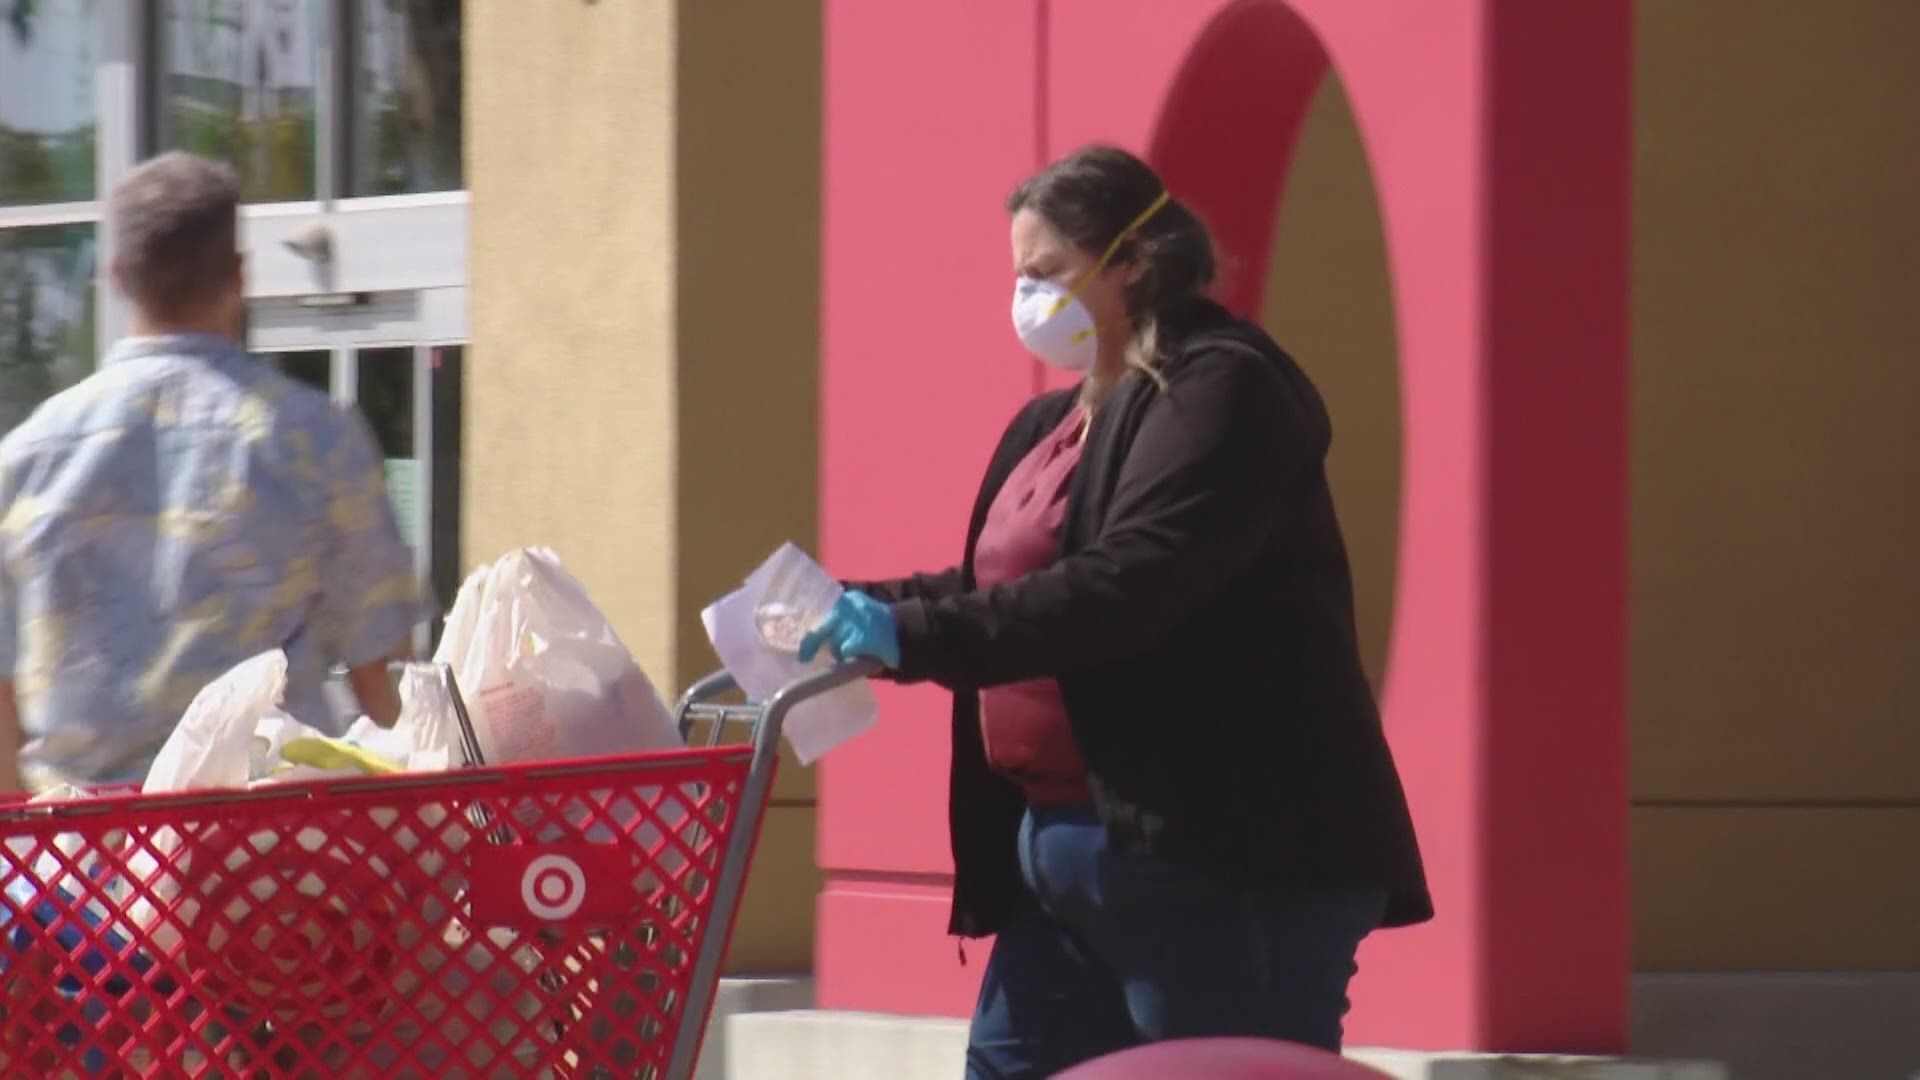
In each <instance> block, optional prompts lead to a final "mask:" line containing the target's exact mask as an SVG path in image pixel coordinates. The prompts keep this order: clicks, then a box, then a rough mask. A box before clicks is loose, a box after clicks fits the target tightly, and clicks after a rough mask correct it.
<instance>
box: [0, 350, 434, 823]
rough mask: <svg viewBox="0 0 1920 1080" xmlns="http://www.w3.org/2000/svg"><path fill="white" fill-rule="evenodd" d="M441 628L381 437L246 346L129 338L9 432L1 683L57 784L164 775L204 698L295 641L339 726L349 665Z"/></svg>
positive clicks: (295, 701) (39, 772)
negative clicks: (163, 764) (385, 471)
mask: <svg viewBox="0 0 1920 1080" xmlns="http://www.w3.org/2000/svg"><path fill="white" fill-rule="evenodd" d="M420 614H421V607H420V602H419V592H418V590H417V587H416V585H415V581H414V576H413V558H412V555H411V553H410V552H409V551H408V549H407V546H406V544H405V543H404V542H403V541H402V540H401V538H400V533H399V530H398V529H397V528H396V527H395V525H394V518H393V510H392V507H391V506H390V505H389V504H388V502H387V498H386V486H385V481H384V479H383V476H382V469H381V458H380V454H379V451H378V450H377V449H376V447H375V445H374V442H373V439H372V436H371V434H370V433H369V432H368V430H367V428H366V424H365V423H364V421H362V420H361V419H360V418H359V416H358V415H357V414H356V413H352V412H349V411H348V410H346V409H343V408H341V407H339V406H336V405H334V404H332V403H331V402H329V401H328V400H327V398H326V397H325V395H323V394H321V393H319V392H318V391H315V390H314V389H312V388H310V387H307V386H303V385H301V384H299V383H296V382H294V381H293V380H291V379H289V378H287V377H286V376H284V375H281V374H280V373H279V372H277V371H274V370H273V369H272V368H270V367H268V366H267V365H265V364H262V363H260V362H258V361H256V360H254V359H253V358H252V357H250V356H248V355H247V354H246V353H245V352H243V351H242V350H241V349H240V347H239V346H237V345H235V344H234V343H232V342H230V341H227V340H224V339H221V338H214V337H200V336H181V337H167V338H136V339H130V340H127V341H123V342H121V343H119V344H118V345H116V346H114V348H113V349H112V350H111V351H110V352H109V353H108V355H107V357H106V358H105V360H103V361H102V364H101V369H100V371H99V372H98V373H96V374H95V375H93V376H92V377H90V378H88V379H87V380H85V381H84V382H82V383H80V384H79V385H78V386H75V387H73V388H72V389H70V390H67V391H65V392H64V393H61V394H59V395H57V396H55V397H54V398H52V399H50V400H49V401H47V403H46V404H44V405H42V406H41V407H40V408H39V410H38V411H36V412H35V413H34V414H33V416H32V417H30V418H29V419H27V420H26V421H25V422H23V423H22V424H21V425H20V426H19V427H17V428H15V429H14V430H13V431H12V432H11V433H9V434H8V435H7V437H6V438H5V439H4V440H0V677H4V675H5V673H8V672H11V673H12V675H13V679H14V687H15V694H16V696H17V698H18V701H19V706H20V719H21V727H22V729H23V733H24V736H25V743H24V745H23V746H22V748H21V755H20V762H21V771H22V773H23V774H24V778H25V780H26V782H27V785H28V786H29V787H30V788H33V789H34V790H43V789H45V788H46V787H48V786H51V785H53V784H56V783H61V782H71V783H78V784H82V785H93V784H102V783H115V782H122V781H136V780H139V779H141V778H143V777H144V776H145V775H146V770H147V767H148V765H149V764H150V763H151V762H152V760H153V756H154V754H155V753H156V752H157V751H158V750H159V748H160V745H161V743H163V742H165V741H166V738H167V735H168V734H169V733H170V732H171V731H172V730H173V726H174V723H175V722H176V721H178V720H179V719H180V714H181V713H182V712H183V711H185V709H186V707H187V705H188V703H189V702H191V701H192V700H193V696H194V695H195V694H196V693H198V692H199V691H200V688H201V687H203V686H205V685H206V684H207V683H209V682H211V681H213V680H214V679H216V678H218V677H219V676H220V675H221V674H223V673H224V672H225V671H226V670H227V669H228V668H230V667H232V666H233V665H235V664H237V663H239V662H240V661H242V660H245V659H247V658H248V657H250V656H253V655H255V654H257V653H261V652H264V651H266V650H268V649H272V648H275V647H284V648H285V649H286V651H287V660H288V670H287V675H288V684H287V698H286V709H287V711H288V712H290V713H292V714H293V715H294V716H295V717H297V718H299V719H301V720H303V721H305V722H307V723H309V724H312V725H314V726H315V727H319V728H321V729H323V730H332V729H333V728H335V727H336V726H337V725H336V724H335V723H334V722H333V720H332V717H331V715H330V710H329V709H328V708H327V705H326V702H325V699H324V698H323V697H322V693H321V687H322V684H323V682H324V681H325V679H326V675H327V671H328V669H329V667H331V665H332V664H334V663H336V662H339V663H345V664H347V665H349V666H354V665H359V664H365V663H371V662H373V661H376V660H379V659H380V658H382V657H383V656H385V655H386V654H387V653H388V652H390V651H391V650H393V649H394V648H395V647H396V646H398V645H400V644H401V643H402V642H403V641H404V640H405V639H406V636H407V634H408V632H409V631H410V630H411V628H412V627H413V625H414V622H415V620H416V619H417V617H418V616H419V615H420Z"/></svg>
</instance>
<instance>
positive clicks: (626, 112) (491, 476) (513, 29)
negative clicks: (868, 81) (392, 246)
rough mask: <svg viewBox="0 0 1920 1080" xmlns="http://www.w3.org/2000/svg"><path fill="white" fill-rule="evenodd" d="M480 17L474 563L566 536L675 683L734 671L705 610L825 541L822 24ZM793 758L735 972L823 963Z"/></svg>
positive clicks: (658, 2)
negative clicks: (776, 553)
mask: <svg viewBox="0 0 1920 1080" xmlns="http://www.w3.org/2000/svg"><path fill="white" fill-rule="evenodd" d="M466 20H467V26H466V35H467V37H466V41H467V44H466V48H467V58H466V59H467V63H466V71H467V95H468V101H467V117H468V120H467V148H468V149H467V153H468V175H469V188H470V192H471V196H472V218H471V220H472V226H471V227H472V238H471V245H472V246H471V251H472V265H471V281H472V286H471V294H470V295H471V310H472V314H471V325H472V336H473V350H472V360H471V363H470V366H469V375H468V382H467V400H466V402H465V407H466V461H467V467H466V472H465V475H464V477H463V482H464V485H465V487H464V500H465V520H464V522H463V527H464V529H465V535H464V547H465V551H466V552H467V557H468V558H469V560H471V561H478V560H481V559H486V558H491V557H493V556H495V555H498V554H499V553H500V552H502V551H504V550H507V549H509V548H511V547H513V546H517V545H522V544H531V543H544V544H548V545H551V546H552V547H554V548H555V549H556V550H557V551H559V553H560V554H561V556H562V558H564V559H565V560H566V562H567V564H568V565H569V566H570V567H571V568H572V569H573V570H574V572H575V573H576V574H578V575H579V576H580V578H581V579H582V580H583V581H584V582H585V583H586V585H587V587H588V588H589V590H590V591H591V592H592V593H593V595H594V597H595V599H596V600H597V601H598V602H599V603H600V605H601V606H602V607H603V608H604V609H605V611H606V612H607V614H608V616H609V617H610V618H611V619H612V620H613V622H614V625H615V627H616V628H617V629H618V630H619V632H620V634H621V635H622V636H623V637H624V638H625V639H626V641H627V644H628V645H629V646H630V647H631V648H632V649H633V650H634V652H635V654H636V655H637V656H638V657H639V659H640V661H641V663H642V664H643V665H644V666H645V668H646V669H647V671H648V672H649V673H650V674H651V675H652V676H653V678H654V680H655V682H656V683H658V684H659V685H660V688H661V690H662V692H664V693H668V694H672V693H675V692H677V691H678V690H679V689H680V688H681V687H683V686H685V685H686V684H687V683H688V682H689V681H690V679H691V678H692V677H693V676H694V675H695V674H697V673H698V672H701V671H703V670H705V669H707V668H710V667H711V666H713V663H714V661H713V659H712V655H711V652H710V650H709V649H708V647H707V645H706V642H705V638H704V636H703V635H702V634H701V631H700V627H699V622H698V612H699V609H700V608H701V607H702V606H704V605H705V604H706V603H707V602H708V601H710V600H712V599H714V598H715V597H717V596H718V595H720V593H722V592H723V591H725V590H726V589H727V588H729V587H731V586H732V585H733V584H735V583H737V582H738V581H739V580H740V578H742V577H744V576H745V574H746V572H747V571H748V570H750V569H752V567H753V565H754V564H755V563H756V562H757V561H758V560H759V559H760V558H762V557H764V556H765V555H766V553H767V552H768V551H770V550H771V549H772V548H773V546H774V545H775V543H776V542H777V541H779V540H781V539H789V538H790V539H794V540H796V541H799V542H801V543H803V544H806V545H808V546H812V544H813V542H814V534H815V531H816V530H815V525H814V516H815V498H816V497H815V491H816V490H817V487H818V484H817V482H816V478H815V465H814V461H815V459H816V457H817V453H816V437H815V431H816V429H817V419H816V413H817V405H816V402H817V400H818V395H817V393H816V391H815V385H816V383H815V380H816V378H817V369H818V361H817V341H818V332H817V314H816V313H817V310H818V285H817V279H818V273H817V265H818V255H817V247H818V244H817V230H818V216H819V211H818V206H819V198H818V183H819V181H818V175H819V156H818V143H819V139H818V115H819V109H818V106H817V99H818V94H819V89H818V88H819V48H818V37H819V9H818V6H817V4H811V3H798V2H797V3H791V4H779V5H768V4H748V3H745V2H744V0H700V2H698V3H693V2H691V0H689V2H687V3H685V4H681V5H677V4H675V3H674V2H672V0H622V2H619V3H580V2H557V0H556V2H548V0H541V2H540V3H539V4H538V5H537V17H536V11H535V5H533V4H520V3H504V2H502V3H487V4H471V5H468V7H467V13H466ZM773 118H777V122H774V120H773ZM788 766H789V767H788V768H786V769H785V770H783V774H782V778H781V782H780V785H779V790H778V791H777V792H776V803H775V807H774V808H773V809H772V810H771V811H770V812H769V817H768V821H767V825H766V832H765V834H764V835H763V837H762V842H761V845H760V847H759V851H758V855H757V858H756V862H755V871H754V874H753V877H752V880H751V884H750V887H749V891H748V896H747V901H746V908H745V910H744V911H743V913H742V916H741V923H740V926H739V928H738V930H737V932H736V935H735V939H734V946H733V949H732V953H731V967H732V969H733V970H735V971H756V972H781V971H796V970H805V969H807V968H809V967H810V966H811V952H812V922H813V902H814V897H815V895H816V894H817V892H818V890H819V883H818V872H817V870H816V869H815V868H814V854H813V817H814V808H813V778H812V776H811V774H810V773H808V772H807V771H804V770H800V769H798V768H797V767H796V766H793V764H792V762H791V761H789V762H788Z"/></svg>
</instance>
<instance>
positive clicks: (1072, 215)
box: [1007, 146, 1216, 374]
mask: <svg viewBox="0 0 1920 1080" xmlns="http://www.w3.org/2000/svg"><path fill="white" fill-rule="evenodd" d="M1164 191H1166V185H1165V184H1164V183H1162V182H1161V180H1160V176H1159V174H1157V173H1155V172H1154V171H1153V167H1152V166H1151V165H1148V164H1147V163H1146V162H1144V161H1141V160H1140V159H1139V158H1137V157H1135V156H1133V155H1132V154H1129V153H1128V152H1126V151H1125V150H1122V149H1119V148H1118V147H1113V146H1088V147H1084V148H1082V149H1079V150H1076V151H1074V152H1073V153H1071V154H1069V155H1067V156H1066V157H1064V158H1061V159H1060V160H1059V161H1056V162H1054V163H1053V164H1051V165H1049V166H1047V167H1046V168H1045V169H1042V170H1041V171H1040V172H1037V173H1035V174H1034V175H1033V176H1031V177H1028V178H1027V180H1026V181H1025V182H1023V183H1022V184H1021V185H1020V186H1019V187H1017V188H1015V189H1014V191H1013V194H1012V195H1011V196H1009V197H1008V199H1007V212H1008V213H1010V214H1013V213H1019V212H1020V211H1022V210H1031V211H1033V212H1034V213H1036V214H1039V215H1040V216H1041V217H1042V218H1045V219H1046V221H1047V223H1048V224H1050V225H1052V226H1053V227H1054V228H1056V229H1058V230H1060V235H1062V236H1064V237H1066V239H1067V241H1068V242H1069V243H1071V244H1073V245H1074V246H1075V247H1078V248H1082V249H1084V250H1086V251H1091V252H1093V253H1094V254H1096V255H1097V254H1100V253H1102V252H1104V251H1106V249H1107V245H1109V244H1111V243H1113V241H1114V238H1115V237H1117V236H1119V235H1120V234H1121V233H1122V232H1124V231H1125V230H1126V228H1127V226H1128V225H1131V224H1133V222H1134V220H1135V219H1136V218H1138V217H1139V216H1140V215H1141V214H1142V213H1145V212H1146V210H1147V208H1148V207H1150V206H1152V205H1153V202H1154V200H1155V199H1158V198H1159V197H1160V195H1161V193H1162V192H1164ZM1113 265H1115V266H1125V265H1138V266H1139V267H1140V268H1141V273H1140V277H1139V278H1138V279H1137V280H1136V281H1134V283H1133V284H1132V285H1131V286H1130V287H1129V288H1128V290H1127V311H1128V313H1129V314H1130V315H1131V316H1132V319H1133V328H1134V347H1133V348H1132V349H1130V350H1129V356H1128V361H1129V362H1130V363H1132V364H1134V365H1135V366H1137V367H1142V368H1145V369H1146V370H1148V371H1150V372H1151V371H1152V367H1153V365H1154V364H1156V363H1158V362H1159V360H1160V355H1159V348H1158V331H1159V322H1160V319H1161V317H1162V316H1164V315H1165V314H1167V313H1168V312H1169V311H1170V310H1171V309H1172V308H1174V307H1175V306H1177V305H1178V304H1180V303H1181V302H1182V301H1185V300H1188V299H1190V298H1192V297H1194V296H1197V295H1199V294H1200V293H1202V292H1204V291H1205V290H1206V288H1207V287H1208V286H1210V285H1212V284H1213V278H1214V273H1215V270H1216V265H1215V262H1214V255H1213V237H1211V236H1209V235H1208V233H1207V227H1206V225H1205V224H1204V223H1202V222H1201V220H1200V219H1199V218H1198V217H1197V216H1195V215H1194V213H1193V211H1192V210H1189V209H1188V208H1187V207H1186V204H1184V203H1182V202H1181V201H1180V200H1178V199H1174V198H1169V199H1168V200H1167V203H1166V205H1165V206H1162V207H1161V208H1160V209H1158V210H1156V211H1154V213H1153V214H1152V215H1151V216H1150V217H1148V218H1147V220H1146V221H1144V222H1142V223H1141V224H1140V227H1139V228H1137V229H1136V230H1134V232H1133V234H1132V235H1130V236H1128V237H1127V238H1126V239H1124V240H1122V241H1121V243H1120V246H1119V248H1118V249H1117V250H1116V251H1115V252H1114V256H1113ZM1156 374H1157V373H1156Z"/></svg>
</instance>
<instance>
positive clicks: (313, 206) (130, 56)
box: [0, 0, 468, 341]
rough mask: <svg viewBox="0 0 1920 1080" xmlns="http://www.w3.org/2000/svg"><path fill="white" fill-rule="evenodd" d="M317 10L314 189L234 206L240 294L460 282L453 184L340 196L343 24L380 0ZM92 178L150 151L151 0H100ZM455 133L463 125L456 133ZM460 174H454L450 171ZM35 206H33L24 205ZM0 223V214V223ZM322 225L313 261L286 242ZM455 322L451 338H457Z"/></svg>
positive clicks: (347, 160)
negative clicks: (326, 243)
mask: <svg viewBox="0 0 1920 1080" xmlns="http://www.w3.org/2000/svg"><path fill="white" fill-rule="evenodd" d="M307 2H308V3H309V5H310V10H312V9H317V18H316V22H317V25H316V27H315V28H314V32H315V35H316V38H315V56H316V63H317V69H316V72H315V85H314V100H315V114H316V115H315V125H314V127H315V133H316V138H317V140H318V143H319V145H318V146H317V147H316V148H315V153H314V169H315V175H314V192H315V198H313V199H310V200H305V201H296V202H274V203H248V204H246V205H244V206H242V207H241V210H240V233H241V248H242V253H243V254H244V255H245V257H246V260H247V298H248V299H249V300H261V299H277V298H295V297H302V296H325V295H330V294H342V293H383V292H411V291H416V290H424V289H446V288H464V287H465V286H466V283H467V217H468V213H467V208H468V197H467V192H466V189H465V188H461V189H458V190H450V191H435V192H423V193H418V194H408V195H367V196H353V197H347V196H345V195H344V192H346V191H347V190H349V188H350V179H351V177H350V173H349V170H350V169H351V167H352V162H353V153H354V147H353V140H354V137H355V130H354V127H353V120H352V117H353V110H354V109H355V107H356V103H355V101H354V94H353V88H354V68H353V65H354V50H353V48H352V43H353V41H354V40H355V39H354V31H355V29H356V28H357V27H358V26H360V25H361V16H362V12H363V11H364V9H365V8H366V6H367V5H369V4H373V3H378V2H380V0H307ZM97 10H98V11H99V13H100V14H99V18H100V25H99V33H100V34H101V38H102V40H101V42H100V44H101V49H100V54H99V55H100V57H101V61H100V68H99V72H98V76H97V85H98V88H99V93H100V121H99V123H100V148H99V175H98V185H97V187H96V190H97V191H99V192H102V193H104V192H107V191H111V190H112V188H113V185H114V184H116V183H118V182H119V180H120V178H121V177H123V176H125V175H126V173H127V172H128V171H129V170H131V169H132V168H133V166H134V165H135V164H137V163H138V162H140V161H142V160H145V159H146V158H147V157H150V156H152V155H153V154H154V153H156V152H158V151H159V149H160V148H161V147H160V136H161V128H162V125H161V111H162V107H163V104H164V101H165V95H164V93H163V92H162V91H163V87H162V82H163V73H164V71H165V65H164V64H163V62H162V60H163V58H162V55H161V52H162V48H163V42H162V38H161V29H162V22H161V21H162V19H163V18H164V16H165V13H164V11H163V10H162V5H161V4H160V3H158V2H156V0H131V2H117V3H111V4H101V5H100V6H99V8H98V9H97ZM463 134H464V133H463ZM462 179H463V180H464V179H465V177H462ZM103 204H104V198H103V199H101V200H100V201H99V202H96V203H94V204H87V206H88V209H89V210H90V212H91V214H92V218H91V219H90V220H94V221H96V223H97V224H98V226H99V227H100V229H101V236H100V237H99V247H98V248H97V250H98V251H99V252H100V253H101V254H100V257H101V265H102V266H106V265H109V262H110V259H111V257H112V252H111V249H110V247H109V238H108V237H107V236H106V235H105V233H106V229H105V225H104V220H103ZM34 209H41V208H34ZM7 223H8V221H7V217H6V215H5V214H4V213H0V227H4V226H5V225H6V224H7ZM316 230H325V232H326V234H327V235H328V236H329V237H330V239H331V246H332V250H333V252H334V257H333V259H332V260H330V261H329V262H325V263H319V262H314V261H311V260H308V259H306V258H303V257H302V256H300V255H299V254H297V253H296V252H295V251H294V250H293V249H292V248H291V247H289V246H288V241H290V240H293V239H295V238H296V237H298V236H301V235H308V234H313V233H314V232H315V231H316ZM107 277H108V275H105V274H102V275H101V278H102V281H101V285H100V288H101V295H100V297H99V307H98V310H99V312H100V322H101V325H100V327H99V334H100V340H101V341H112V340H113V339H114V338H117V337H119V336H121V335H122V334H124V333H125V328H126V325H127V322H128V319H129V314H130V313H129V312H128V310H127V305H126V302H125V300H124V299H123V298H121V297H120V296H118V295H117V293H116V291H115V290H114V289H113V288H112V286H111V282H110V281H108V280H107ZM464 330H465V328H464V326H463V327H461V329H460V333H459V334H458V335H457V336H458V337H460V338H462V339H464V338H465V333H464Z"/></svg>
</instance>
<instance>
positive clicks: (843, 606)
mask: <svg viewBox="0 0 1920 1080" xmlns="http://www.w3.org/2000/svg"><path fill="white" fill-rule="evenodd" d="M822 645H825V646H827V647H828V648H829V649H831V650H832V651H833V658H834V659H835V660H838V661H841V662H842V663H845V662H846V661H848V660H853V659H872V660H878V661H880V662H881V663H882V664H885V665H886V666H888V667H890V668H897V667H899V666H900V631H899V628H898V627H896V626H895V625H894V622H893V609H892V608H889V607H888V606H887V605H885V604H883V603H881V602H880V601H878V600H875V599H874V598H873V597H871V596H868V595H867V594H866V593H862V592H852V591H848V592H844V593H841V594H840V599H839V600H836V601H834V605H833V610H832V611H829V612H828V613H827V617H826V618H825V619H822V620H821V621H820V625H819V626H816V627H814V628H813V632H812V633H810V634H808V635H807V636H806V638H805V639H804V640H803V641H801V642H800V662H801V663H803V664H810V663H812V662H813V658H814V656H815V655H816V654H817V653H819V651H820V646H822Z"/></svg>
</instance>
